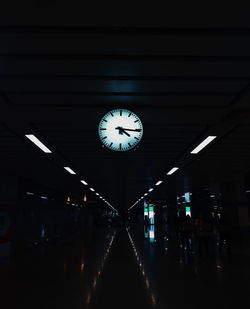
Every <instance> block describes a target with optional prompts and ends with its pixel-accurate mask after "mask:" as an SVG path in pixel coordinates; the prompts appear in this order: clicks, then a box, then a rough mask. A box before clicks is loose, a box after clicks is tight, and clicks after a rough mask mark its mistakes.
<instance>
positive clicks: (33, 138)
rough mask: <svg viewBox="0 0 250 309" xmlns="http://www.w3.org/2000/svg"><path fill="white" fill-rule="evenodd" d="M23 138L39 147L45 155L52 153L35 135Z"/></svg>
mask: <svg viewBox="0 0 250 309" xmlns="http://www.w3.org/2000/svg"><path fill="white" fill-rule="evenodd" d="M25 136H26V137H27V138H28V139H29V140H30V141H31V142H32V143H34V144H35V145H36V146H37V147H39V148H40V149H41V150H42V151H43V152H45V153H52V151H51V150H49V148H48V147H46V146H45V145H44V144H43V143H42V142H41V141H40V140H39V139H38V138H37V137H35V135H33V134H25Z"/></svg>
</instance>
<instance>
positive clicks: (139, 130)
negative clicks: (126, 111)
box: [122, 128, 141, 132]
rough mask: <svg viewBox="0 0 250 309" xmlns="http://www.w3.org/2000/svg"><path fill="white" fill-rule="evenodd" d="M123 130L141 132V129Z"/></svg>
mask: <svg viewBox="0 0 250 309" xmlns="http://www.w3.org/2000/svg"><path fill="white" fill-rule="evenodd" d="M122 129H123V130H125V131H134V132H141V129H125V128H122Z"/></svg>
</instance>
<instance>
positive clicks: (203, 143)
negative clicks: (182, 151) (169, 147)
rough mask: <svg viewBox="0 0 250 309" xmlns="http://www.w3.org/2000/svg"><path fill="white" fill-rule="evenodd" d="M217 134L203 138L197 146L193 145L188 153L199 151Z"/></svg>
mask: <svg viewBox="0 0 250 309" xmlns="http://www.w3.org/2000/svg"><path fill="white" fill-rule="evenodd" d="M216 137H217V136H208V137H207V138H205V139H204V141H203V142H201V143H200V144H199V145H198V146H197V147H195V148H194V149H193V150H192V151H191V152H190V153H192V154H197V153H198V152H200V151H201V150H202V149H203V148H205V147H206V146H207V145H208V144H209V143H211V142H212V141H213V140H214V139H215V138H216Z"/></svg>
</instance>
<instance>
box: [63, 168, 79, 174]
mask: <svg viewBox="0 0 250 309" xmlns="http://www.w3.org/2000/svg"><path fill="white" fill-rule="evenodd" d="M63 168H64V169H65V170H66V171H68V172H69V173H70V174H71V175H75V174H76V173H75V172H74V171H73V170H72V169H71V168H70V167H68V166H64V167H63Z"/></svg>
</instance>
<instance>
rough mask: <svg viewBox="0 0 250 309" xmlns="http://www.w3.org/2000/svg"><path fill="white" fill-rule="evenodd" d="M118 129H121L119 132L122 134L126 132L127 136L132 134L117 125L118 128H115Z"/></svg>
mask: <svg viewBox="0 0 250 309" xmlns="http://www.w3.org/2000/svg"><path fill="white" fill-rule="evenodd" d="M115 129H116V130H119V133H120V134H122V133H124V134H126V135H127V136H130V134H128V133H127V132H126V131H124V129H123V128H122V127H117V128H115Z"/></svg>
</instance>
